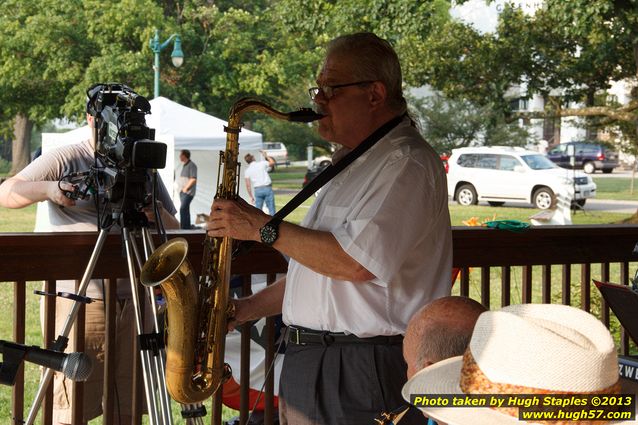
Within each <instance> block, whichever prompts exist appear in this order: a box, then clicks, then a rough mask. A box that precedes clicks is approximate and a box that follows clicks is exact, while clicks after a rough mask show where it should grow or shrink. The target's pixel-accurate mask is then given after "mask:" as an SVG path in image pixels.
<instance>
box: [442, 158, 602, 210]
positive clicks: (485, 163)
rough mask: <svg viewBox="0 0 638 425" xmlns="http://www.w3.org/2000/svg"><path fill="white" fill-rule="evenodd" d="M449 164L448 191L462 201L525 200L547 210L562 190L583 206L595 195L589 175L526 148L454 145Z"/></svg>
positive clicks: (467, 203)
mask: <svg viewBox="0 0 638 425" xmlns="http://www.w3.org/2000/svg"><path fill="white" fill-rule="evenodd" d="M448 164H449V171H448V175H447V187H448V194H449V195H450V196H452V198H453V199H454V200H456V201H457V202H458V203H459V204H461V205H475V204H477V203H478V201H487V202H488V203H489V204H490V205H492V206H501V205H503V204H504V203H505V202H507V201H525V202H529V203H531V204H532V205H533V206H535V207H536V208H539V209H542V210H545V209H548V208H551V207H552V206H554V205H555V203H556V195H557V194H559V193H561V194H565V195H566V196H570V197H572V201H573V202H574V203H576V204H578V205H580V206H584V205H585V201H586V200H587V198H593V197H594V196H596V184H595V183H594V182H593V181H592V179H591V177H589V176H588V175H586V174H583V173H582V172H580V171H577V172H576V171H573V170H566V169H563V168H559V167H558V166H557V165H556V164H554V163H553V162H552V161H550V160H549V159H548V158H547V156H545V155H543V154H540V153H538V152H534V151H529V150H526V149H523V148H514V147H497V146H493V147H474V148H459V149H454V150H452V155H450V158H449V160H448Z"/></svg>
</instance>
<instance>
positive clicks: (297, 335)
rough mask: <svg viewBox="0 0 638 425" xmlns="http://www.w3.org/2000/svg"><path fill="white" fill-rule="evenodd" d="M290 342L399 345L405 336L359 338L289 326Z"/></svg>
mask: <svg viewBox="0 0 638 425" xmlns="http://www.w3.org/2000/svg"><path fill="white" fill-rule="evenodd" d="M288 342H289V343H291V344H297V345H324V346H329V345H332V344H377V345H397V344H401V343H402V342H403V335H388V336H386V335H381V336H372V337H368V338H359V337H358V336H356V335H352V334H344V333H341V332H329V331H316V330H313V329H307V328H302V327H298V326H288Z"/></svg>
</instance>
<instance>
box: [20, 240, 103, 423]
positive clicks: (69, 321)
mask: <svg viewBox="0 0 638 425" xmlns="http://www.w3.org/2000/svg"><path fill="white" fill-rule="evenodd" d="M107 235H108V231H107V230H105V229H101V230H100V233H99V234H98V238H97V242H96V243H95V248H93V252H92V253H91V257H90V259H89V263H88V264H87V266H86V269H85V271H84V275H83V276H82V281H81V282H80V287H79V288H78V295H80V296H82V297H83V296H84V295H85V294H86V289H87V288H88V286H89V282H90V280H91V277H92V276H93V270H95V265H96V264H97V260H98V258H99V257H100V252H102V248H103V247H104V242H105V241H106V236H107ZM81 304H82V303H81V302H80V301H77V300H75V301H74V302H73V307H72V308H71V311H70V312H69V315H68V316H67V318H66V321H65V322H64V326H63V327H62V330H61V331H60V335H59V337H58V338H60V339H65V340H66V339H68V336H69V334H70V333H71V327H72V326H73V323H74V322H75V320H76V319H77V316H78V313H79V311H80V307H81ZM64 345H65V346H64V347H62V349H61V350H62V351H64V349H66V343H65V344H64ZM53 373H54V372H53V370H52V369H45V372H44V374H43V375H42V379H41V380H40V386H39V387H38V390H37V392H36V394H35V398H34V400H33V404H32V405H31V410H29V415H28V416H27V420H26V422H25V424H26V425H33V422H34V421H35V418H36V416H37V414H38V410H39V409H40V405H41V404H42V400H43V399H44V396H45V394H46V390H47V388H48V387H49V384H50V383H51V380H52V379H53Z"/></svg>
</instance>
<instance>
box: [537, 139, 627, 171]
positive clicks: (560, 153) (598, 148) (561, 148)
mask: <svg viewBox="0 0 638 425" xmlns="http://www.w3.org/2000/svg"><path fill="white" fill-rule="evenodd" d="M547 157H548V158H549V159H550V160H552V161H553V162H555V163H556V164H558V165H559V166H561V167H563V168H576V169H582V170H583V171H585V172H586V173H587V174H592V173H594V172H596V170H602V172H603V173H611V172H612V171H613V169H614V168H616V167H618V152H614V151H613V150H611V149H609V148H607V147H606V146H605V145H602V144H596V143H586V142H569V143H561V144H559V145H558V146H555V147H554V148H552V149H550V151H549V152H547ZM572 162H573V163H572Z"/></svg>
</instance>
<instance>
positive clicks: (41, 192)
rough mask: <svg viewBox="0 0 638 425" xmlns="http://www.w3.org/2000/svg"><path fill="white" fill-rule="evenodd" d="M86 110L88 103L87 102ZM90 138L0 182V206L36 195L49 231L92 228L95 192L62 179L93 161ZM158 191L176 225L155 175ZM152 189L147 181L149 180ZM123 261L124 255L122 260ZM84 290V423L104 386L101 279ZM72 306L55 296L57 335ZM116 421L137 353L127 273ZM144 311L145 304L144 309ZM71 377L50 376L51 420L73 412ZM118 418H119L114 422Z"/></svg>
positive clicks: (120, 297) (170, 224)
mask: <svg viewBox="0 0 638 425" xmlns="http://www.w3.org/2000/svg"><path fill="white" fill-rule="evenodd" d="M87 110H88V104H87ZM86 119H87V122H88V124H89V126H90V127H91V128H93V127H94V124H95V121H94V117H93V116H92V115H90V114H88V113H87V116H86ZM91 134H92V136H91V138H90V139H89V140H85V141H84V142H82V143H78V144H74V145H69V146H64V147H61V148H58V149H55V150H53V151H50V152H47V153H45V154H43V155H42V156H40V157H39V158H38V159H36V160H35V161H34V162H32V163H31V164H29V165H28V166H27V167H26V168H25V169H23V170H22V171H21V172H20V173H18V174H17V175H16V176H14V177H12V178H10V179H8V180H7V181H5V182H4V183H3V184H2V185H0V206H2V207H5V208H23V207H26V206H28V205H31V204H33V203H35V202H39V201H48V202H49V220H50V223H51V225H52V227H53V231H94V230H96V222H97V217H98V211H97V207H96V201H95V199H94V198H95V196H98V195H95V194H91V195H89V196H88V197H87V198H85V199H82V198H81V197H80V198H79V199H77V200H76V199H72V198H69V197H67V194H68V193H73V192H74V191H75V192H77V191H76V189H77V188H76V187H74V185H73V184H71V183H68V182H65V181H61V179H62V177H63V176H65V175H68V174H69V173H75V172H84V171H87V170H89V169H91V167H92V166H94V165H95V162H96V160H95V151H96V149H95V140H93V138H94V136H93V134H94V133H93V132H91ZM158 186H159V190H158V193H157V199H158V201H159V202H158V208H159V211H160V212H159V214H160V218H161V221H162V222H163V224H164V227H166V228H170V229H178V228H179V222H178V221H177V219H176V218H175V216H174V215H175V213H176V212H177V211H176V209H175V207H174V205H173V202H172V200H171V198H170V196H169V194H168V192H167V191H166V188H165V187H164V185H163V184H162V183H161V181H159V185H158ZM148 189H149V191H150V189H151V188H150V185H149V188H148ZM144 213H145V214H146V216H147V217H148V218H149V220H151V221H153V213H152V208H151V207H147V208H145V209H144ZM122 261H124V260H122ZM57 290H58V291H66V292H71V293H73V292H75V282H74V281H58V283H57ZM86 296H88V297H91V298H93V300H94V302H92V303H90V304H87V305H86V318H85V352H86V354H88V355H89V356H91V358H92V360H93V365H94V368H93V372H92V373H91V376H90V377H89V379H88V380H87V381H86V382H85V383H84V400H83V406H84V423H86V422H88V421H89V420H91V419H93V418H95V417H97V416H99V415H100V414H101V413H102V405H101V400H102V392H103V388H102V387H103V375H104V342H105V341H104V324H105V315H104V309H105V306H104V302H103V283H102V281H101V280H97V279H93V280H91V282H90V284H89V286H88V288H87V292H86ZM72 306H73V301H71V300H68V299H65V298H57V301H56V324H55V327H56V335H58V334H59V333H60V331H61V329H62V327H63V326H64V323H65V320H66V318H67V316H68V314H69V312H70V310H71V308H72ZM116 310H117V314H116V317H117V319H116V326H117V329H116V335H117V336H116V342H115V347H116V354H115V362H116V365H115V367H116V392H115V394H116V400H115V403H116V412H117V413H119V415H118V414H116V415H115V416H116V423H120V424H130V423H131V411H132V400H133V395H132V394H131V389H132V387H133V384H132V382H133V377H132V375H131V364H132V360H133V359H134V357H133V356H136V355H137V353H136V352H134V351H133V350H132V348H131V347H132V345H133V344H132V342H133V340H134V339H135V338H136V336H137V333H136V329H135V309H134V305H133V302H132V294H131V286H130V283H129V281H128V279H118V284H117V306H116ZM147 311H148V310H147ZM72 335H73V332H71V334H70V335H69V337H70V339H69V347H72V346H73V345H72V344H73V338H72ZM72 385H73V383H72V382H71V381H70V380H68V379H66V378H65V377H64V375H63V374H61V373H56V374H55V376H54V397H53V409H54V410H53V421H54V423H57V424H70V423H71V418H72V411H73V410H72V405H71V394H72ZM118 419H119V422H118Z"/></svg>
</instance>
